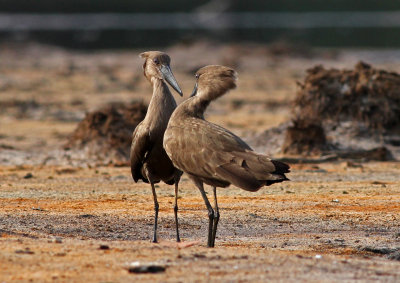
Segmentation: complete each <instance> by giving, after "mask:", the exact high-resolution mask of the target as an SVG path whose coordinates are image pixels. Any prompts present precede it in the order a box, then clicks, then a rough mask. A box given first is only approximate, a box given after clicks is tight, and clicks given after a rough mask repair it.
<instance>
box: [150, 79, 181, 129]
mask: <svg viewBox="0 0 400 283" xmlns="http://www.w3.org/2000/svg"><path fill="white" fill-rule="evenodd" d="M151 83H152V85H153V95H152V97H151V100H150V103H149V108H148V109H147V113H148V115H146V118H145V119H146V120H147V121H148V122H150V123H152V122H155V123H157V124H158V125H161V124H164V123H163V122H165V124H166V123H168V120H169V118H170V117H171V114H172V112H173V111H174V109H175V108H176V102H175V99H174V97H173V96H172V94H171V92H170V91H169V89H168V86H167V85H166V83H165V82H164V81H163V80H160V79H157V78H152V80H151ZM162 121H163V122H162Z"/></svg>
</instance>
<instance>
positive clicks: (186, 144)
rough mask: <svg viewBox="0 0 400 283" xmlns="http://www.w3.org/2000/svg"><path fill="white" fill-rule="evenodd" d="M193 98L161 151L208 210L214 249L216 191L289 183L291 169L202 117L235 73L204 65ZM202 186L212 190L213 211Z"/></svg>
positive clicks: (175, 118) (173, 118)
mask: <svg viewBox="0 0 400 283" xmlns="http://www.w3.org/2000/svg"><path fill="white" fill-rule="evenodd" d="M196 79H197V81H196V85H195V88H194V90H193V94H192V96H191V97H190V98H189V99H187V100H186V101H184V102H183V103H182V104H180V105H179V106H178V107H177V108H176V110H175V111H174V113H173V114H172V116H171V118H170V120H169V123H168V127H167V130H166V131H165V134H164V148H165V150H166V152H167V154H168V156H169V157H170V158H171V160H172V162H173V163H174V165H175V167H177V168H179V169H181V170H182V171H183V172H185V173H187V174H188V176H189V178H190V179H191V180H192V181H193V182H194V184H195V185H196V186H197V187H198V189H199V190H200V193H201V195H202V197H203V199H204V202H205V204H206V206H207V209H208V217H209V228H208V242H207V245H208V246H209V247H214V244H215V235H216V232H217V226H218V221H219V209H218V203H217V192H216V187H223V188H224V187H228V186H229V185H230V184H233V185H235V186H237V187H239V188H242V189H244V190H246V191H250V192H255V191H257V190H259V189H260V188H261V187H262V186H269V185H271V184H273V183H277V182H282V181H285V180H288V179H287V178H286V176H285V173H288V172H289V166H288V165H287V164H285V163H282V162H279V161H276V160H271V159H270V158H268V157H267V156H265V155H262V154H258V153H256V152H254V151H253V150H252V149H251V148H250V146H248V145H247V144H246V143H245V142H244V141H243V140H241V139H240V138H239V137H238V136H236V135H234V134H233V133H231V132H230V131H228V130H226V129H224V128H222V127H220V126H218V125H215V124H213V123H210V122H208V121H206V120H205V119H204V116H203V115H204V111H205V110H206V108H207V106H208V105H209V104H210V102H211V101H212V100H214V99H217V98H218V97H220V96H222V95H223V94H225V93H226V92H227V91H228V90H230V89H233V88H235V87H236V72H235V71H234V70H233V69H231V68H228V67H224V66H215V65H213V66H206V67H203V68H201V69H200V70H198V71H197V73H196ZM203 183H206V184H208V185H210V186H212V187H213V193H214V209H213V208H212V206H211V205H210V202H209V201H208V198H207V196H206V193H205V191H204V187H203Z"/></svg>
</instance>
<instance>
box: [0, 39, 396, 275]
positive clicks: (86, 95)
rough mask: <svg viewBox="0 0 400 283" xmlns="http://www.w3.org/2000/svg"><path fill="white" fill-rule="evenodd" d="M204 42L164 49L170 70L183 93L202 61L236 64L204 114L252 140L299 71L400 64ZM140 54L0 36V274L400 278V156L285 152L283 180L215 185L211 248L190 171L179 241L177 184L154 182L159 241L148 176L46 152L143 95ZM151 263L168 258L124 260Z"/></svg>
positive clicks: (281, 110)
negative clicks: (249, 186) (304, 159)
mask: <svg viewBox="0 0 400 283" xmlns="http://www.w3.org/2000/svg"><path fill="white" fill-rule="evenodd" d="M209 48H210V46H208V45H204V46H203V45H201V44H200V45H196V46H191V47H190V46H189V47H188V46H186V47H182V46H174V47H170V48H168V49H167V51H168V53H169V54H170V55H171V57H172V60H173V61H172V68H173V71H174V73H175V76H176V78H177V79H178V81H179V83H180V84H181V87H182V89H183V90H184V93H185V95H188V94H189V93H190V92H191V89H192V86H193V81H194V79H193V73H194V71H195V70H196V69H197V68H198V67H201V66H202V65H205V64H211V63H212V64H216V63H219V64H227V65H231V66H234V67H235V68H236V69H237V70H238V72H239V85H238V89H237V90H235V91H233V92H231V93H229V94H228V95H227V96H225V97H223V98H222V99H220V100H218V101H217V102H216V103H214V104H213V105H212V106H211V108H210V109H209V111H208V113H207V118H208V119H209V120H211V121H213V122H216V123H219V124H221V125H223V126H225V127H227V128H229V129H230V130H232V131H234V132H235V133H237V134H239V135H241V136H243V137H245V138H247V139H248V140H249V141H251V137H252V136H255V135H258V134H259V133H261V132H263V131H265V130H266V129H268V128H270V127H272V126H276V125H278V124H280V123H281V122H283V121H286V120H287V119H288V116H289V115H290V102H291V100H292V99H293V97H294V94H295V90H296V83H295V82H296V80H301V79H302V77H304V72H305V69H307V68H309V67H311V66H313V65H315V64H318V63H324V64H325V66H328V67H349V68H350V67H353V65H354V64H355V63H356V62H357V61H358V60H360V59H364V60H366V61H368V62H371V63H373V64H374V66H377V67H381V68H386V69H389V70H393V71H397V72H399V71H400V61H398V60H395V59H394V58H400V57H399V56H398V55H399V51H396V50H392V51H391V50H386V51H371V50H370V51H360V50H347V51H340V52H339V51H326V50H325V51H318V53H317V54H316V55H313V56H311V57H310V56H309V54H308V55H307V56H301V54H300V55H298V54H297V55H296V56H284V57H279V56H278V57H277V56H272V55H271V54H269V53H268V52H264V51H263V49H262V48H259V47H255V48H254V50H253V51H254V52H250V51H248V50H246V48H238V47H224V46H222V47H221V46H214V47H213V48H214V50H215V52H212V54H209V55H208V56H207V57H206V58H205V59H204V58H203V57H202V56H199V55H201V54H205V51H206V50H209ZM257 48H258V49H257ZM183 51H187V52H183ZM138 53H139V51H119V52H116V51H115V52H111V51H107V52H105V51H104V52H93V53H84V52H74V51H66V50H62V49H58V48H53V47H46V46H39V45H35V44H33V45H27V46H22V47H21V46H17V47H15V46H8V45H6V46H2V47H1V48H0V71H1V75H0V89H1V96H0V104H1V113H0V236H1V237H0V250H1V252H0V282H18V281H19V282H26V281H31V282H47V281H52V282H53V281H54V282H79V281H88V282H132V281H137V282H143V281H147V282H155V281H156V282H216V281H218V282H237V281H238V282H265V281H291V282H299V281H303V282H338V281H344V282H349V281H351V282H353V281H357V282H366V281H382V282H398V281H400V224H399V223H400V218H399V217H400V213H399V212H400V163H398V162H386V163H382V162H369V163H358V162H353V161H339V162H335V163H322V164H308V165H302V164H293V165H292V173H290V174H289V178H290V179H291V182H285V183H283V184H278V185H273V186H271V187H268V188H264V189H262V190H260V191H259V192H256V193H248V192H244V191H242V190H240V189H238V188H235V187H230V188H228V189H219V190H218V196H219V204H220V209H221V220H220V224H219V230H218V234H217V240H216V248H214V249H209V248H207V247H206V236H207V235H206V233H207V224H208V218H207V212H206V209H205V206H204V204H203V201H202V199H201V196H200V194H199V192H198V191H197V190H196V188H195V187H194V185H193V184H192V183H191V182H190V181H189V180H188V179H187V178H186V177H184V178H183V179H182V182H181V189H180V199H179V209H180V210H179V219H180V231H181V236H182V239H183V242H182V243H181V244H177V243H176V242H175V241H174V239H175V230H174V220H173V219H174V218H173V209H172V207H173V188H172V187H170V186H168V185H165V184H159V185H157V186H158V187H157V191H158V195H159V202H160V207H161V210H160V222H159V225H160V226H159V237H160V240H161V241H160V243H159V244H153V243H151V242H150V238H151V235H152V229H153V227H152V225H153V203H152V197H151V191H150V187H149V186H148V185H147V184H143V183H139V184H134V183H133V182H132V180H131V177H130V172H129V168H128V167H104V166H89V165H88V164H86V163H85V162H84V160H78V161H77V162H75V163H74V164H73V165H71V164H69V163H65V162H61V161H60V160H58V159H57V157H54V158H53V161H52V164H54V165H50V164H49V163H48V162H43V156H45V153H46V154H47V155H49V154H50V155H51V154H52V153H53V152H55V151H57V150H59V149H60V148H61V146H62V145H63V143H64V142H65V141H66V137H67V136H68V135H69V134H70V133H71V132H72V131H73V129H74V128H75V127H76V125H77V123H78V122H79V121H80V119H82V118H83V117H84V114H85V111H90V110H93V109H96V108H97V107H99V106H102V105H105V104H107V103H110V102H113V101H122V102H129V101H131V100H144V101H145V102H148V101H149V99H150V96H149V93H150V92H149V85H148V83H147V82H146V81H145V80H144V79H143V78H142V70H141V64H142V62H141V59H140V58H138V57H137V54H138ZM239 55H240V56H239ZM232 58H233V59H232ZM176 97H177V96H176ZM177 98H178V97H177ZM261 152H263V150H262V149H261ZM29 173H30V174H29ZM150 265H154V266H158V267H164V268H165V270H164V271H162V272H159V273H142V274H139V273H134V272H130V271H129V270H130V269H131V271H134V270H133V269H134V267H137V266H139V267H143V268H144V269H145V268H146V267H148V266H150Z"/></svg>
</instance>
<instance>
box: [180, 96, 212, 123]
mask: <svg viewBox="0 0 400 283" xmlns="http://www.w3.org/2000/svg"><path fill="white" fill-rule="evenodd" d="M210 102H211V101H210V100H207V99H204V98H203V97H200V96H197V95H196V96H194V97H192V98H190V99H188V100H187V104H186V105H185V114H186V115H188V116H191V117H195V118H199V119H204V112H205V111H206V109H207V107H208V105H209V104H210Z"/></svg>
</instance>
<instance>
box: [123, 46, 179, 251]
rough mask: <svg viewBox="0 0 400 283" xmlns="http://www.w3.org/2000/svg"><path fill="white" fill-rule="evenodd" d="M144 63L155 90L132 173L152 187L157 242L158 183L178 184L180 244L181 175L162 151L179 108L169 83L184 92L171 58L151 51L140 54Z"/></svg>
mask: <svg viewBox="0 0 400 283" xmlns="http://www.w3.org/2000/svg"><path fill="white" fill-rule="evenodd" d="M140 57H142V58H144V59H145V62H144V64H143V70H144V76H145V77H146V78H147V80H148V81H149V82H150V83H151V85H152V86H153V96H152V98H151V101H150V104H149V107H148V109H147V114H146V117H145V118H144V120H143V121H142V122H141V123H139V125H137V127H136V129H135V131H134V132H133V137H132V146H131V154H130V155H131V172H132V177H133V180H135V182H137V181H138V180H143V181H144V182H146V183H150V185H151V190H152V192H153V199H154V211H155V217H154V236H153V242H154V243H156V242H157V220H158V208H159V205H158V201H157V194H156V190H155V187H154V184H155V183H158V182H160V181H163V182H165V183H167V184H169V185H172V184H175V205H174V214H175V224H176V240H177V241H178V242H179V241H180V238H179V230H178V203H177V198H178V183H179V180H180V178H181V175H182V172H181V171H180V170H178V169H176V168H175V167H174V165H173V164H172V162H171V160H170V159H169V157H168V155H167V154H166V153H165V150H164V149H163V144H162V143H163V136H164V132H165V129H166V128H167V124H168V120H169V118H170V117H171V114H172V112H173V111H174V110H175V108H176V102H175V99H174V97H173V96H172V94H171V92H170V91H169V89H168V86H167V84H166V83H165V82H168V83H169V84H170V85H171V86H172V87H173V88H174V89H175V90H176V91H177V92H178V93H179V94H180V95H181V96H182V91H181V89H180V87H179V85H178V83H177V82H176V80H175V77H174V75H173V74H172V71H171V68H170V58H169V56H168V55H167V54H165V53H163V52H159V51H148V52H144V53H142V54H140Z"/></svg>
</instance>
